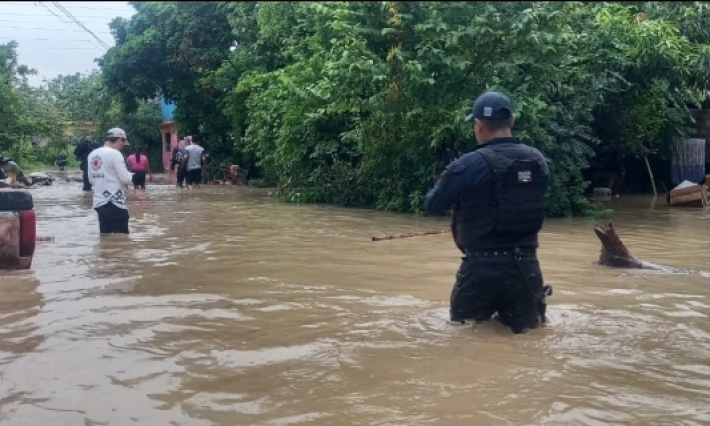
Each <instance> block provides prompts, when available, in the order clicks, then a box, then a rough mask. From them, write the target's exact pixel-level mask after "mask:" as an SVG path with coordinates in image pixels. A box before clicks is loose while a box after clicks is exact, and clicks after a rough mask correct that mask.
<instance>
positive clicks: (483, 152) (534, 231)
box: [424, 92, 552, 334]
mask: <svg viewBox="0 0 710 426" xmlns="http://www.w3.org/2000/svg"><path fill="white" fill-rule="evenodd" d="M466 121H473V126H474V133H475V135H476V139H477V140H478V144H479V145H478V146H477V147H476V149H475V150H474V151H472V152H469V153H466V154H464V155H462V156H461V157H460V158H458V159H457V160H455V161H453V162H452V163H451V164H449V165H448V166H446V169H445V170H444V171H443V172H442V174H441V176H439V179H438V180H437V182H436V184H435V186H434V188H432V189H431V190H430V191H429V193H428V194H427V195H426V198H425V202H424V208H425V211H426V213H427V214H430V215H441V214H445V213H446V212H447V211H448V210H449V209H450V208H452V207H453V217H452V233H453V237H454V242H455V243H456V246H457V247H458V248H459V250H461V252H462V253H463V254H464V257H463V258H462V262H461V266H460V268H459V270H458V272H457V274H456V284H455V285H454V288H453V290H452V292H451V300H450V313H451V321H454V322H460V323H464V322H465V321H466V320H473V321H477V322H478V321H486V320H489V319H490V318H491V317H492V316H493V314H495V313H497V315H498V319H500V321H501V322H502V323H503V324H505V325H507V326H508V327H510V328H511V329H512V330H513V332H514V333H516V334H518V333H522V332H523V331H524V330H526V329H530V328H535V327H537V326H538V324H539V322H540V321H544V320H545V310H546V305H545V302H544V299H545V296H548V295H551V294H552V288H551V287H550V286H546V285H544V284H543V277H542V272H541V270H540V264H539V262H538V260H537V256H536V251H537V247H538V232H539V231H540V229H541V228H542V224H543V222H544V220H545V192H546V191H547V187H548V184H549V179H550V170H549V166H548V161H547V159H546V158H545V157H544V156H543V155H542V153H540V151H538V150H537V149H535V148H532V147H529V146H527V145H525V144H523V143H521V142H520V140H519V139H518V138H515V137H513V136H512V133H511V129H512V127H513V124H514V122H515V116H514V115H513V107H512V105H511V102H510V99H508V97H507V96H505V95H504V94H502V93H500V92H486V93H483V94H482V95H481V96H479V97H478V99H476V101H475V102H474V104H473V107H472V112H471V114H469V115H467V116H466Z"/></svg>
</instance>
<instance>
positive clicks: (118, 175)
mask: <svg viewBox="0 0 710 426" xmlns="http://www.w3.org/2000/svg"><path fill="white" fill-rule="evenodd" d="M124 145H128V139H127V138H126V132H124V131H123V129H119V128H117V127H116V128H113V129H110V130H109V131H108V132H106V142H105V143H104V146H102V147H101V148H97V149H95V150H93V151H92V152H91V154H89V156H88V169H89V183H91V184H92V185H93V186H94V210H96V213H97V214H98V215H99V232H100V233H102V234H128V218H129V215H128V207H127V206H126V185H128V184H129V183H131V182H132V181H133V175H132V174H131V172H129V171H128V169H126V161H125V160H124V159H123V154H121V149H122V148H123V146H124Z"/></svg>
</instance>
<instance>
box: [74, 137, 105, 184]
mask: <svg viewBox="0 0 710 426" xmlns="http://www.w3.org/2000/svg"><path fill="white" fill-rule="evenodd" d="M99 147H100V145H99V144H97V143H95V142H92V141H90V140H88V139H86V138H81V140H80V141H79V143H78V144H76V148H74V156H75V157H76V159H77V161H79V162H80V163H79V168H80V169H81V172H82V175H83V179H84V188H83V190H84V191H91V183H90V182H89V171H88V165H89V163H88V161H87V159H88V158H89V154H91V151H93V150H95V149H96V148H99Z"/></svg>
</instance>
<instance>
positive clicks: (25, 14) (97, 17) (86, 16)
mask: <svg viewBox="0 0 710 426" xmlns="http://www.w3.org/2000/svg"><path fill="white" fill-rule="evenodd" d="M2 16H31V17H35V16H46V17H50V16H52V15H42V14H39V13H3V14H2ZM79 18H88V19H108V16H96V15H82V16H79ZM110 19H113V18H110Z"/></svg>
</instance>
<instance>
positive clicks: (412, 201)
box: [102, 2, 710, 215]
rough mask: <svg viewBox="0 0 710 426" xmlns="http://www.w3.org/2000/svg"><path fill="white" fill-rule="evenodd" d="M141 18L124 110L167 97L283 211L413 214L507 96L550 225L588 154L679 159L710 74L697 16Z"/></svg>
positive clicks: (232, 6)
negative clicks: (675, 153) (534, 161)
mask: <svg viewBox="0 0 710 426" xmlns="http://www.w3.org/2000/svg"><path fill="white" fill-rule="evenodd" d="M135 6H136V9H137V10H138V13H137V14H136V15H135V16H134V17H133V18H132V19H131V20H129V21H126V20H116V21H115V22H114V23H113V24H112V30H113V32H114V34H115V36H116V42H117V46H116V47H115V48H113V49H111V50H110V51H109V52H108V53H107V54H106V55H105V57H104V61H103V63H102V67H103V68H102V69H103V72H104V74H105V77H106V82H107V84H108V88H109V90H111V91H112V92H113V93H115V94H116V95H118V96H121V97H122V99H125V100H126V102H125V104H126V105H129V102H130V101H131V100H135V99H150V98H151V97H154V96H155V94H156V93H159V92H162V93H165V94H166V95H167V96H168V97H169V98H171V99H173V100H175V101H176V102H177V105H178V120H179V121H180V122H181V123H183V125H184V130H195V129H198V128H199V129H200V130H202V131H203V133H204V134H205V135H206V136H207V138H206V139H207V145H208V148H210V149H212V150H215V151H218V152H219V154H221V155H222V156H227V157H231V158H230V160H231V161H241V162H242V164H245V165H248V166H251V167H253V166H255V165H258V166H259V167H260V169H261V171H262V173H263V176H264V178H265V179H267V180H269V181H272V182H275V183H277V184H278V186H279V189H280V193H281V194H282V195H283V196H284V197H285V198H286V199H289V200H302V201H318V202H329V203H337V204H340V205H369V206H376V207H378V208H383V209H388V210H400V211H417V210H419V209H420V208H421V202H422V198H423V195H424V194H425V191H426V190H427V189H428V188H429V187H430V186H431V184H432V183H433V177H434V176H436V175H437V174H438V173H439V172H440V171H441V169H442V168H443V166H444V165H445V164H446V163H448V162H449V161H451V160H452V159H454V158H456V157H457V156H458V155H460V154H461V153H463V152H465V151H466V150H468V149H470V148H471V146H472V145H473V144H474V141H473V136H472V132H471V128H470V125H468V124H466V123H464V122H463V115H464V113H465V112H466V109H467V108H468V107H470V104H471V102H472V101H473V99H474V98H475V97H476V96H477V95H478V94H479V93H480V92H482V91H483V90H486V89H494V88H495V89H499V90H502V91H505V92H507V93H509V94H510V95H511V97H512V98H513V100H514V102H515V109H516V115H517V117H518V122H517V123H518V124H517V126H516V133H517V134H518V135H519V136H521V137H522V138H523V139H524V140H525V141H526V142H528V143H530V144H532V145H534V146H536V147H538V148H540V149H541V150H542V151H543V152H545V153H546V155H548V156H549V157H550V158H551V160H552V162H553V172H554V174H553V180H552V185H551V188H550V191H549V194H548V206H549V213H550V214H551V215H573V214H580V213H583V212H584V211H585V209H586V208H587V207H588V205H587V203H586V201H585V198H584V197H583V190H584V188H585V186H586V182H585V181H584V180H583V178H582V174H581V171H582V169H583V168H585V167H587V165H588V160H589V158H590V156H592V155H594V153H595V152H596V153H599V154H602V155H611V156H619V157H623V156H628V155H648V154H652V153H655V152H658V151H659V150H661V148H662V147H663V146H667V145H668V142H669V141H670V139H671V138H672V137H673V136H677V135H680V134H683V132H685V131H687V130H688V129H687V124H688V122H687V117H688V113H687V110H686V106H687V105H688V104H694V103H698V102H699V101H700V100H701V99H702V95H703V92H702V90H701V89H702V88H704V85H705V81H704V78H705V76H706V75H708V66H710V61H709V60H710V56H708V52H710V49H709V46H708V41H710V37H709V36H708V33H707V28H708V26H707V23H708V13H707V8H706V6H705V5H704V4H703V3H699V2H698V3H694V2H681V3H660V2H636V3H619V2H604V3H582V2H566V3H562V2H560V3H558V2H496V3H487V2H234V3H227V2H207V3H203V2H160V3H158V2H154V3H150V2H140V3H138V2H137V3H135ZM230 47H232V49H230ZM235 47H236V48H235ZM230 51H231V53H230Z"/></svg>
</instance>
